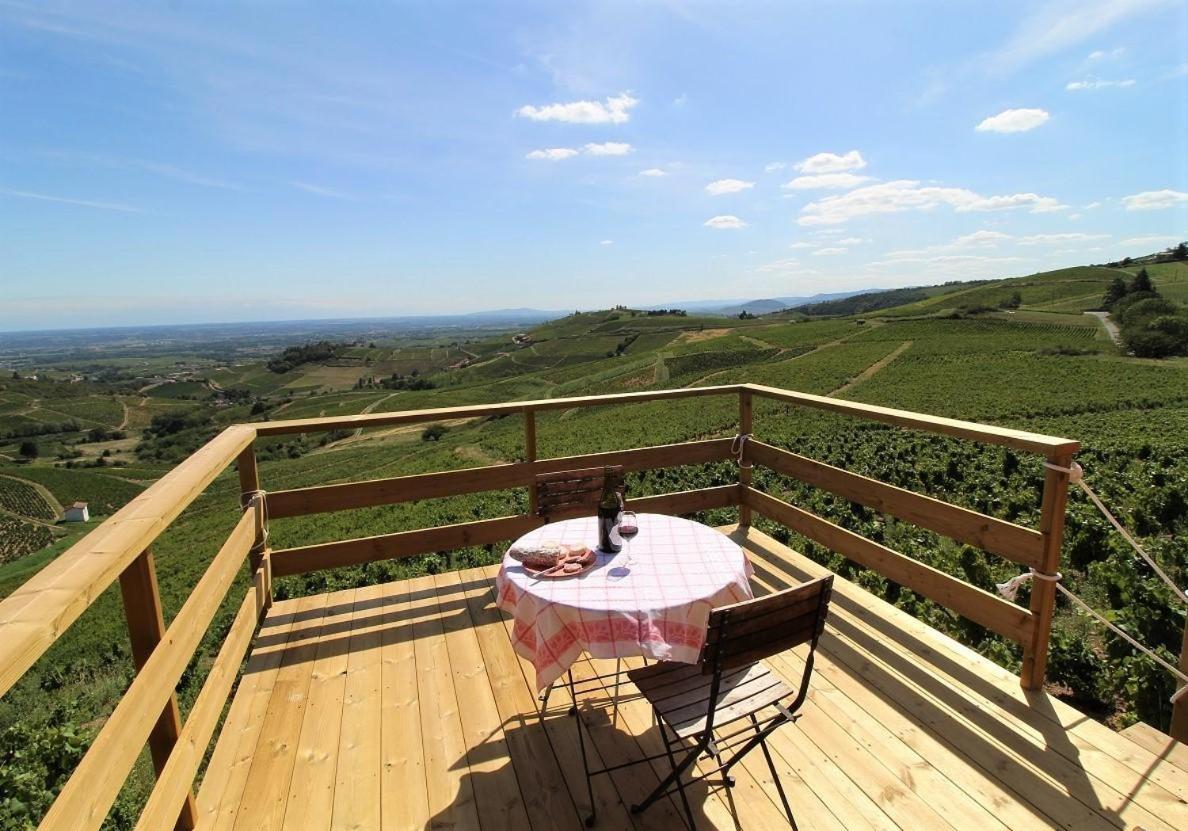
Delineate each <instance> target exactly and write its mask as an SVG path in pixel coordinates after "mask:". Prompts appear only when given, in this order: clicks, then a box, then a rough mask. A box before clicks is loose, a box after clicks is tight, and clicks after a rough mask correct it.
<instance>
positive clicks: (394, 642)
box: [380, 582, 429, 831]
mask: <svg viewBox="0 0 1188 831" xmlns="http://www.w3.org/2000/svg"><path fill="white" fill-rule="evenodd" d="M410 598H411V591H410V589H409V584H408V583H407V582H399V583H389V584H388V585H387V586H385V587H384V629H383V645H382V646H381V655H382V658H381V663H382V666H383V670H382V674H383V696H382V697H383V703H382V705H381V708H382V712H381V716H380V734H381V735H380V755H381V762H382V764H383V768H382V769H381V771H380V793H381V796H380V827H381V828H383V829H385V831H397V829H405V828H417V827H419V826H420V825H421V824H423V823H424V822H425V818H426V817H428V816H429V794H428V791H427V790H426V785H425V756H424V746H423V744H422V742H421V708H420V696H419V695H418V693H417V656H416V647H415V645H414V642H413V625H412V620H411V614H412V602H411V599H410Z"/></svg>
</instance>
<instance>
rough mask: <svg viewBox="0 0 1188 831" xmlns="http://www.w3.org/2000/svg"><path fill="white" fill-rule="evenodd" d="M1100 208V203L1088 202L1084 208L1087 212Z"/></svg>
mask: <svg viewBox="0 0 1188 831" xmlns="http://www.w3.org/2000/svg"><path fill="white" fill-rule="evenodd" d="M1100 207H1101V203H1100V202H1090V203H1089V204H1087V205H1086V206H1085V210H1087V211H1091V210H1093V209H1094V208H1100Z"/></svg>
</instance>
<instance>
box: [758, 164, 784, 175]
mask: <svg viewBox="0 0 1188 831" xmlns="http://www.w3.org/2000/svg"><path fill="white" fill-rule="evenodd" d="M787 166H788V163H787V162H768V163H767V164H765V165H763V172H764V173H779V172H780V171H781V170H783V169H784V168H785V167H787Z"/></svg>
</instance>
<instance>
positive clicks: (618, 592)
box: [495, 514, 752, 689]
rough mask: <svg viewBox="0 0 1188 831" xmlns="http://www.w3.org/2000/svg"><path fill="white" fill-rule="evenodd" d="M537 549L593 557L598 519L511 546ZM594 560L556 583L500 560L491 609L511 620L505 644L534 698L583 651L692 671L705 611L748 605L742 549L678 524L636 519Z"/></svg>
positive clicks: (560, 525)
mask: <svg viewBox="0 0 1188 831" xmlns="http://www.w3.org/2000/svg"><path fill="white" fill-rule="evenodd" d="M545 540H555V541H557V542H561V543H566V544H573V545H577V544H581V545H587V546H589V547H590V548H596V547H597V545H598V526H597V519H596V518H595V517H582V518H580V519H570V520H566V521H564V522H555V523H552V524H550V525H545V526H544V527H542V528H538V529H536V530H535V531H532V532H530V533H528V534H525V535H524V536H523V537H521V538H520V539H519V540H517V541H516V544H517V545H532V544H537V543H540V542H543V541H545ZM597 554H598V564H597V565H595V566H594V568H593V569H591V570H590V571H588V572H586V573H585V574H583V575H581V576H580V577H570V578H566V579H560V580H551V579H543V580H542V579H537V578H535V577H532V576H531V575H530V574H528V573H527V572H526V571H525V570H524V567H523V566H521V565H520V564H519V563H518V562H516V561H515V560H513V559H512V558H511V557H508V556H507V555H504V557H503V566H502V567H501V568H500V569H499V576H498V577H496V579H495V585H496V589H497V591H498V604H499V607H500V608H501V609H503V610H504V611H505V612H507V613H509V614H510V615H512V617H513V618H514V619H515V625H514V627H513V630H512V642H513V645H514V647H515V650H516V652H518V653H519V654H520V655H522V656H524V657H525V658H527V659H528V660H529V661H531V662H532V665H533V666H534V667H535V668H536V686H537V689H544V688H545V687H547V686H548V685H549V684H551V683H553V681H555V680H556V679H558V678H560V677H561V676H562V675H564V674H565V671H566V670H568V669H569V667H571V666H572V665H573V663H574V662H575V661H576V660H577V659H578V657H579V656H580V655H581V654H582V652H583V651H584V652H588V653H590V655H592V656H594V657H595V658H624V657H627V656H629V655H647V656H649V657H652V658H656V659H658V660H663V661H682V662H684V663H689V664H693V663H696V662H697V658H698V655H699V654H700V652H701V647H702V644H704V642H705V631H706V625H707V623H708V621H709V613H710V610H711V609H713V608H714V607H716V606H724V605H727V604H729V603H737V602H739V601H741V600H748V599H750V598H751V597H752V593H751V584H750V576H751V564H750V563H749V562H748V561H747V558H746V556H745V555H744V554H743V551H742V549H741V548H739V547H738V546H737V545H735V544H734V542H732V541H731V540H730V538H729V537H727V536H725V535H724V534H722V533H721V532H719V531H715V530H714V529H713V528H709V527H707V526H705V525H700V524H698V523H696V522H690V521H689V520H687V519H681V518H679V517H671V516H664V515H661V514H640V515H639V534H638V535H636V536H635V538H634V539H632V540H630V541H628V542H627V544H626V546H624V548H623V550H622V551H621V552H619V553H618V554H603V553H602V552H597ZM628 558H630V560H631V562H630V564H628Z"/></svg>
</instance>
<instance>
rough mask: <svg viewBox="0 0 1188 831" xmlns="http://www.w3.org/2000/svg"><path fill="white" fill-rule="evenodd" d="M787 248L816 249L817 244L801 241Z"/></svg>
mask: <svg viewBox="0 0 1188 831" xmlns="http://www.w3.org/2000/svg"><path fill="white" fill-rule="evenodd" d="M788 247H789V248H816V247H817V243H815V242H804V241H801V242H794V243H792V244H791V245H789V246H788Z"/></svg>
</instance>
